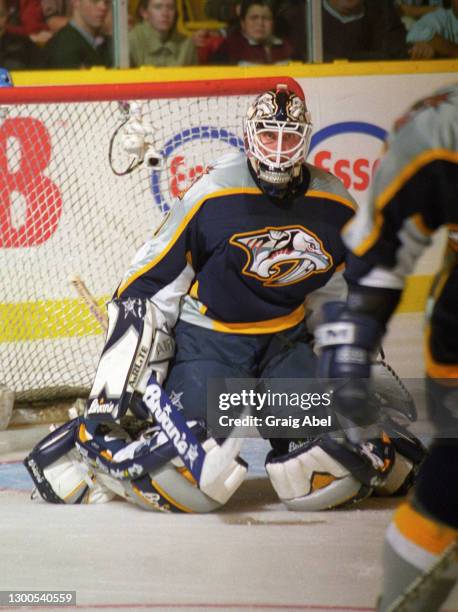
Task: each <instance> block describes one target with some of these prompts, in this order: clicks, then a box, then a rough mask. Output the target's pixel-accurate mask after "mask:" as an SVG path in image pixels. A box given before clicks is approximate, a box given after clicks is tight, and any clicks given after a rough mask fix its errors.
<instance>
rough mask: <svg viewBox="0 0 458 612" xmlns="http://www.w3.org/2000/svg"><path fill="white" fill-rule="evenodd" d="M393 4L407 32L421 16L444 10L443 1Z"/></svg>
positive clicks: (401, 0) (410, 0)
mask: <svg viewBox="0 0 458 612" xmlns="http://www.w3.org/2000/svg"><path fill="white" fill-rule="evenodd" d="M395 4H396V7H397V10H398V13H399V15H400V17H401V20H402V23H403V24H404V25H405V27H406V30H407V31H409V30H410V28H411V27H412V26H413V24H414V23H415V22H416V21H417V19H420V17H423V15H427V14H428V13H432V12H433V11H437V9H438V8H444V2H443V0H396V2H395Z"/></svg>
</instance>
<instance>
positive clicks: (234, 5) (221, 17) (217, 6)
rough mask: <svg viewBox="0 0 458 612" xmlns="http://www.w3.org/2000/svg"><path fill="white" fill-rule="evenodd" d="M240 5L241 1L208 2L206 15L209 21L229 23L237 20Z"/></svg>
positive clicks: (219, 0)
mask: <svg viewBox="0 0 458 612" xmlns="http://www.w3.org/2000/svg"><path fill="white" fill-rule="evenodd" d="M239 5H240V0H207V1H206V2H205V14H206V15H207V17H209V19H215V20H216V21H225V22H226V23H228V22H231V21H235V20H236V19H237V17H238V15H239V10H238V7H239Z"/></svg>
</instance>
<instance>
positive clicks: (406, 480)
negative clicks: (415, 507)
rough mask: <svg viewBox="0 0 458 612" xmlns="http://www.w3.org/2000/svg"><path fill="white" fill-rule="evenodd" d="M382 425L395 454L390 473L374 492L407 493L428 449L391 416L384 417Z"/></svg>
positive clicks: (381, 494) (384, 493)
mask: <svg viewBox="0 0 458 612" xmlns="http://www.w3.org/2000/svg"><path fill="white" fill-rule="evenodd" d="M382 426H383V429H384V431H386V433H387V434H388V435H389V436H390V439H391V441H392V443H393V446H394V451H395V456H394V461H393V467H392V469H391V471H390V473H389V474H388V476H387V478H386V480H385V481H384V482H383V483H382V484H381V485H379V486H376V487H375V490H374V493H375V495H379V496H391V495H405V494H406V493H407V491H408V490H409V489H410V488H411V487H412V485H413V484H414V482H415V480H416V477H417V474H418V471H419V469H420V467H421V465H422V463H423V461H424V460H425V458H426V456H427V454H428V451H427V450H426V448H425V446H424V445H423V444H422V443H421V441H420V440H419V439H418V438H417V437H416V436H414V434H413V433H412V432H410V431H409V430H408V429H407V428H406V427H404V426H402V425H400V424H398V423H396V422H395V421H393V420H392V419H390V418H389V417H386V418H385V419H384V421H383V425H382Z"/></svg>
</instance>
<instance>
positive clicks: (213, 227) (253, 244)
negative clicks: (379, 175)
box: [25, 84, 424, 512]
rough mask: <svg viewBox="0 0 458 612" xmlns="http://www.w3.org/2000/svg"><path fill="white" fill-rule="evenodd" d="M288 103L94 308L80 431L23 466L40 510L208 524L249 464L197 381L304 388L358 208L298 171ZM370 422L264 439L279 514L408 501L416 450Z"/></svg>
mask: <svg viewBox="0 0 458 612" xmlns="http://www.w3.org/2000/svg"><path fill="white" fill-rule="evenodd" d="M293 89H294V88H290V87H288V86H286V85H284V84H279V85H277V86H276V87H275V88H273V89H271V90H268V91H265V92H262V93H261V94H260V95H259V96H258V97H257V98H256V99H255V100H254V102H253V103H252V105H251V106H250V108H249V109H248V112H247V116H246V120H245V124H244V136H245V148H246V152H245V154H242V153H234V154H229V155H226V156H224V157H222V158H221V159H219V160H218V161H216V162H215V163H214V164H213V165H212V166H211V167H209V168H207V169H206V171H205V172H204V174H203V176H202V177H201V178H200V179H198V180H197V181H195V182H194V184H193V185H192V186H191V187H190V188H189V189H188V191H187V192H186V193H185V194H184V195H183V197H182V198H181V200H179V201H177V203H176V204H175V205H174V207H173V209H172V211H171V213H170V214H169V216H168V217H167V218H166V220H165V222H164V223H163V224H162V226H161V227H160V229H159V230H158V231H157V232H156V234H155V235H154V236H153V238H152V239H151V240H149V241H148V242H146V243H145V244H144V245H143V247H142V248H141V249H140V250H139V251H138V253H137V255H136V256H135V258H134V260H133V262H132V264H131V266H130V267H129V269H128V270H127V272H126V274H125V276H124V278H123V279H122V280H121V282H120V285H119V287H118V288H117V290H116V293H115V295H114V297H113V299H112V301H111V302H110V303H109V304H108V330H107V336H106V342H105V346H104V349H103V352H102V355H101V358H100V361H99V364H98V368H97V372H96V375H95V379H94V382H93V386H92V389H91V391H90V395H89V399H88V401H87V406H86V411H85V415H84V417H80V418H76V419H74V420H72V421H70V422H68V423H66V424H65V425H63V426H61V427H60V428H58V429H56V430H55V431H53V432H52V433H50V434H49V435H48V437H47V438H45V439H44V440H42V442H41V443H39V444H38V445H37V446H36V447H35V448H34V449H33V451H32V452H31V453H30V455H29V456H28V457H27V458H26V460H25V464H26V466H27V468H28V470H29V472H30V474H31V476H32V478H33V480H34V482H35V485H36V488H37V491H38V493H39V494H40V495H41V497H42V498H43V499H45V500H47V501H49V502H54V503H96V502H103V501H108V500H110V499H112V498H113V497H114V496H120V497H123V498H124V499H126V500H127V501H129V502H132V503H134V504H137V505H138V506H140V507H142V508H145V509H149V510H163V511H172V512H209V511H213V510H215V509H218V508H220V507H221V506H223V505H224V504H225V503H226V502H227V501H228V500H229V499H230V497H231V496H232V495H233V494H234V493H235V491H236V490H237V489H238V487H239V486H240V485H241V484H242V482H243V480H244V478H245V476H246V472H247V465H246V464H245V462H244V461H243V460H242V459H241V458H240V456H239V452H240V439H237V438H232V437H229V438H227V439H225V440H221V439H215V438H214V437H213V435H212V431H211V430H210V428H209V427H208V426H207V410H212V407H211V406H207V380H208V379H210V378H218V379H227V378H232V379H234V378H250V379H259V378H269V379H284V378H303V379H311V378H314V376H315V370H316V356H315V353H314V336H313V332H314V327H315V325H316V323H317V319H318V317H317V313H318V312H319V309H320V306H321V304H322V303H324V302H327V301H329V300H342V299H344V297H345V292H346V286H345V281H344V280H343V277H342V268H343V266H344V264H345V257H346V249H345V247H344V244H343V242H342V238H341V229H342V227H343V226H344V225H345V224H346V223H347V222H348V221H349V220H350V219H351V218H352V216H353V215H354V212H355V210H356V203H355V201H354V200H353V199H352V197H351V196H350V194H349V193H348V192H347V191H346V189H345V188H344V186H343V185H342V184H341V182H340V181H339V180H338V179H337V178H335V177H334V176H332V175H330V174H328V173H327V172H325V171H323V170H321V169H319V168H317V167H314V166H313V165H311V164H309V163H307V162H306V157H307V153H308V149H309V145H310V139H311V134H312V123H311V118H310V114H309V112H308V110H307V107H306V104H305V101H304V96H303V93H302V92H301V91H300V89H299V88H297V89H296V90H295V91H293ZM137 127H138V126H137ZM138 134H139V130H138V129H137V131H136V136H137V137H138ZM140 145H141V143H140ZM140 145H139V146H140ZM395 384H398V383H395ZM392 395H393V396H394V397H395V398H396V397H398V398H399V401H400V402H401V403H402V401H403V399H402V393H399V392H397V391H395V392H394V393H393V394H392ZM395 403H396V402H395ZM391 407H392V408H396V406H391ZM215 409H216V407H215ZM404 412H405V410H404ZM382 420H383V423H384V425H383V427H379V428H378V429H377V430H374V432H373V436H372V438H371V439H370V440H365V442H364V444H360V443H358V442H354V441H353V442H352V440H351V439H350V438H344V439H340V440H336V439H335V438H333V437H332V436H330V435H328V434H326V433H323V434H321V435H317V436H313V437H307V438H306V439H300V440H288V439H277V438H276V439H272V440H270V444H271V451H270V452H269V453H268V455H267V457H266V470H267V474H268V477H269V478H270V481H271V483H272V486H273V488H274V489H275V491H276V493H277V494H278V496H279V498H280V500H281V501H282V502H283V503H284V504H285V505H286V506H287V507H288V508H290V509H292V510H303V511H310V510H323V509H326V508H334V507H337V506H340V505H342V504H344V503H349V502H354V501H358V500H360V499H363V498H365V497H366V496H368V495H370V494H371V493H372V492H374V491H376V492H380V493H381V492H384V493H387V494H392V493H397V492H404V491H405V490H407V488H408V487H409V485H410V483H411V482H412V480H413V477H414V475H415V473H416V470H417V468H418V465H419V464H420V462H421V461H422V459H423V455H424V449H423V447H422V446H421V444H420V442H419V441H418V440H416V439H415V437H414V436H413V435H412V434H410V433H408V431H407V430H406V429H404V427H403V426H402V425H400V424H399V423H397V422H395V421H394V420H392V419H390V417H389V416H388V415H387V416H386V418H384V419H382ZM368 451H370V452H368ZM317 475H318V476H320V477H317ZM323 476H324V477H323Z"/></svg>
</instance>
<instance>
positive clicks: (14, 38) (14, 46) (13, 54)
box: [0, 0, 39, 70]
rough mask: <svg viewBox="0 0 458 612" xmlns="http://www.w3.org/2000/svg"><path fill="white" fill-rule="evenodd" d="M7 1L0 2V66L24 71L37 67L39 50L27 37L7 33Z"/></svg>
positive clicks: (0, 0)
mask: <svg viewBox="0 0 458 612" xmlns="http://www.w3.org/2000/svg"><path fill="white" fill-rule="evenodd" d="M7 27H8V0H0V66H2V67H3V68H6V69H7V70H24V69H27V68H35V67H38V65H39V49H38V48H37V47H36V46H35V45H34V43H33V42H32V41H31V40H30V38H29V37H28V36H21V35H19V34H13V33H12V32H8V30H7Z"/></svg>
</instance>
